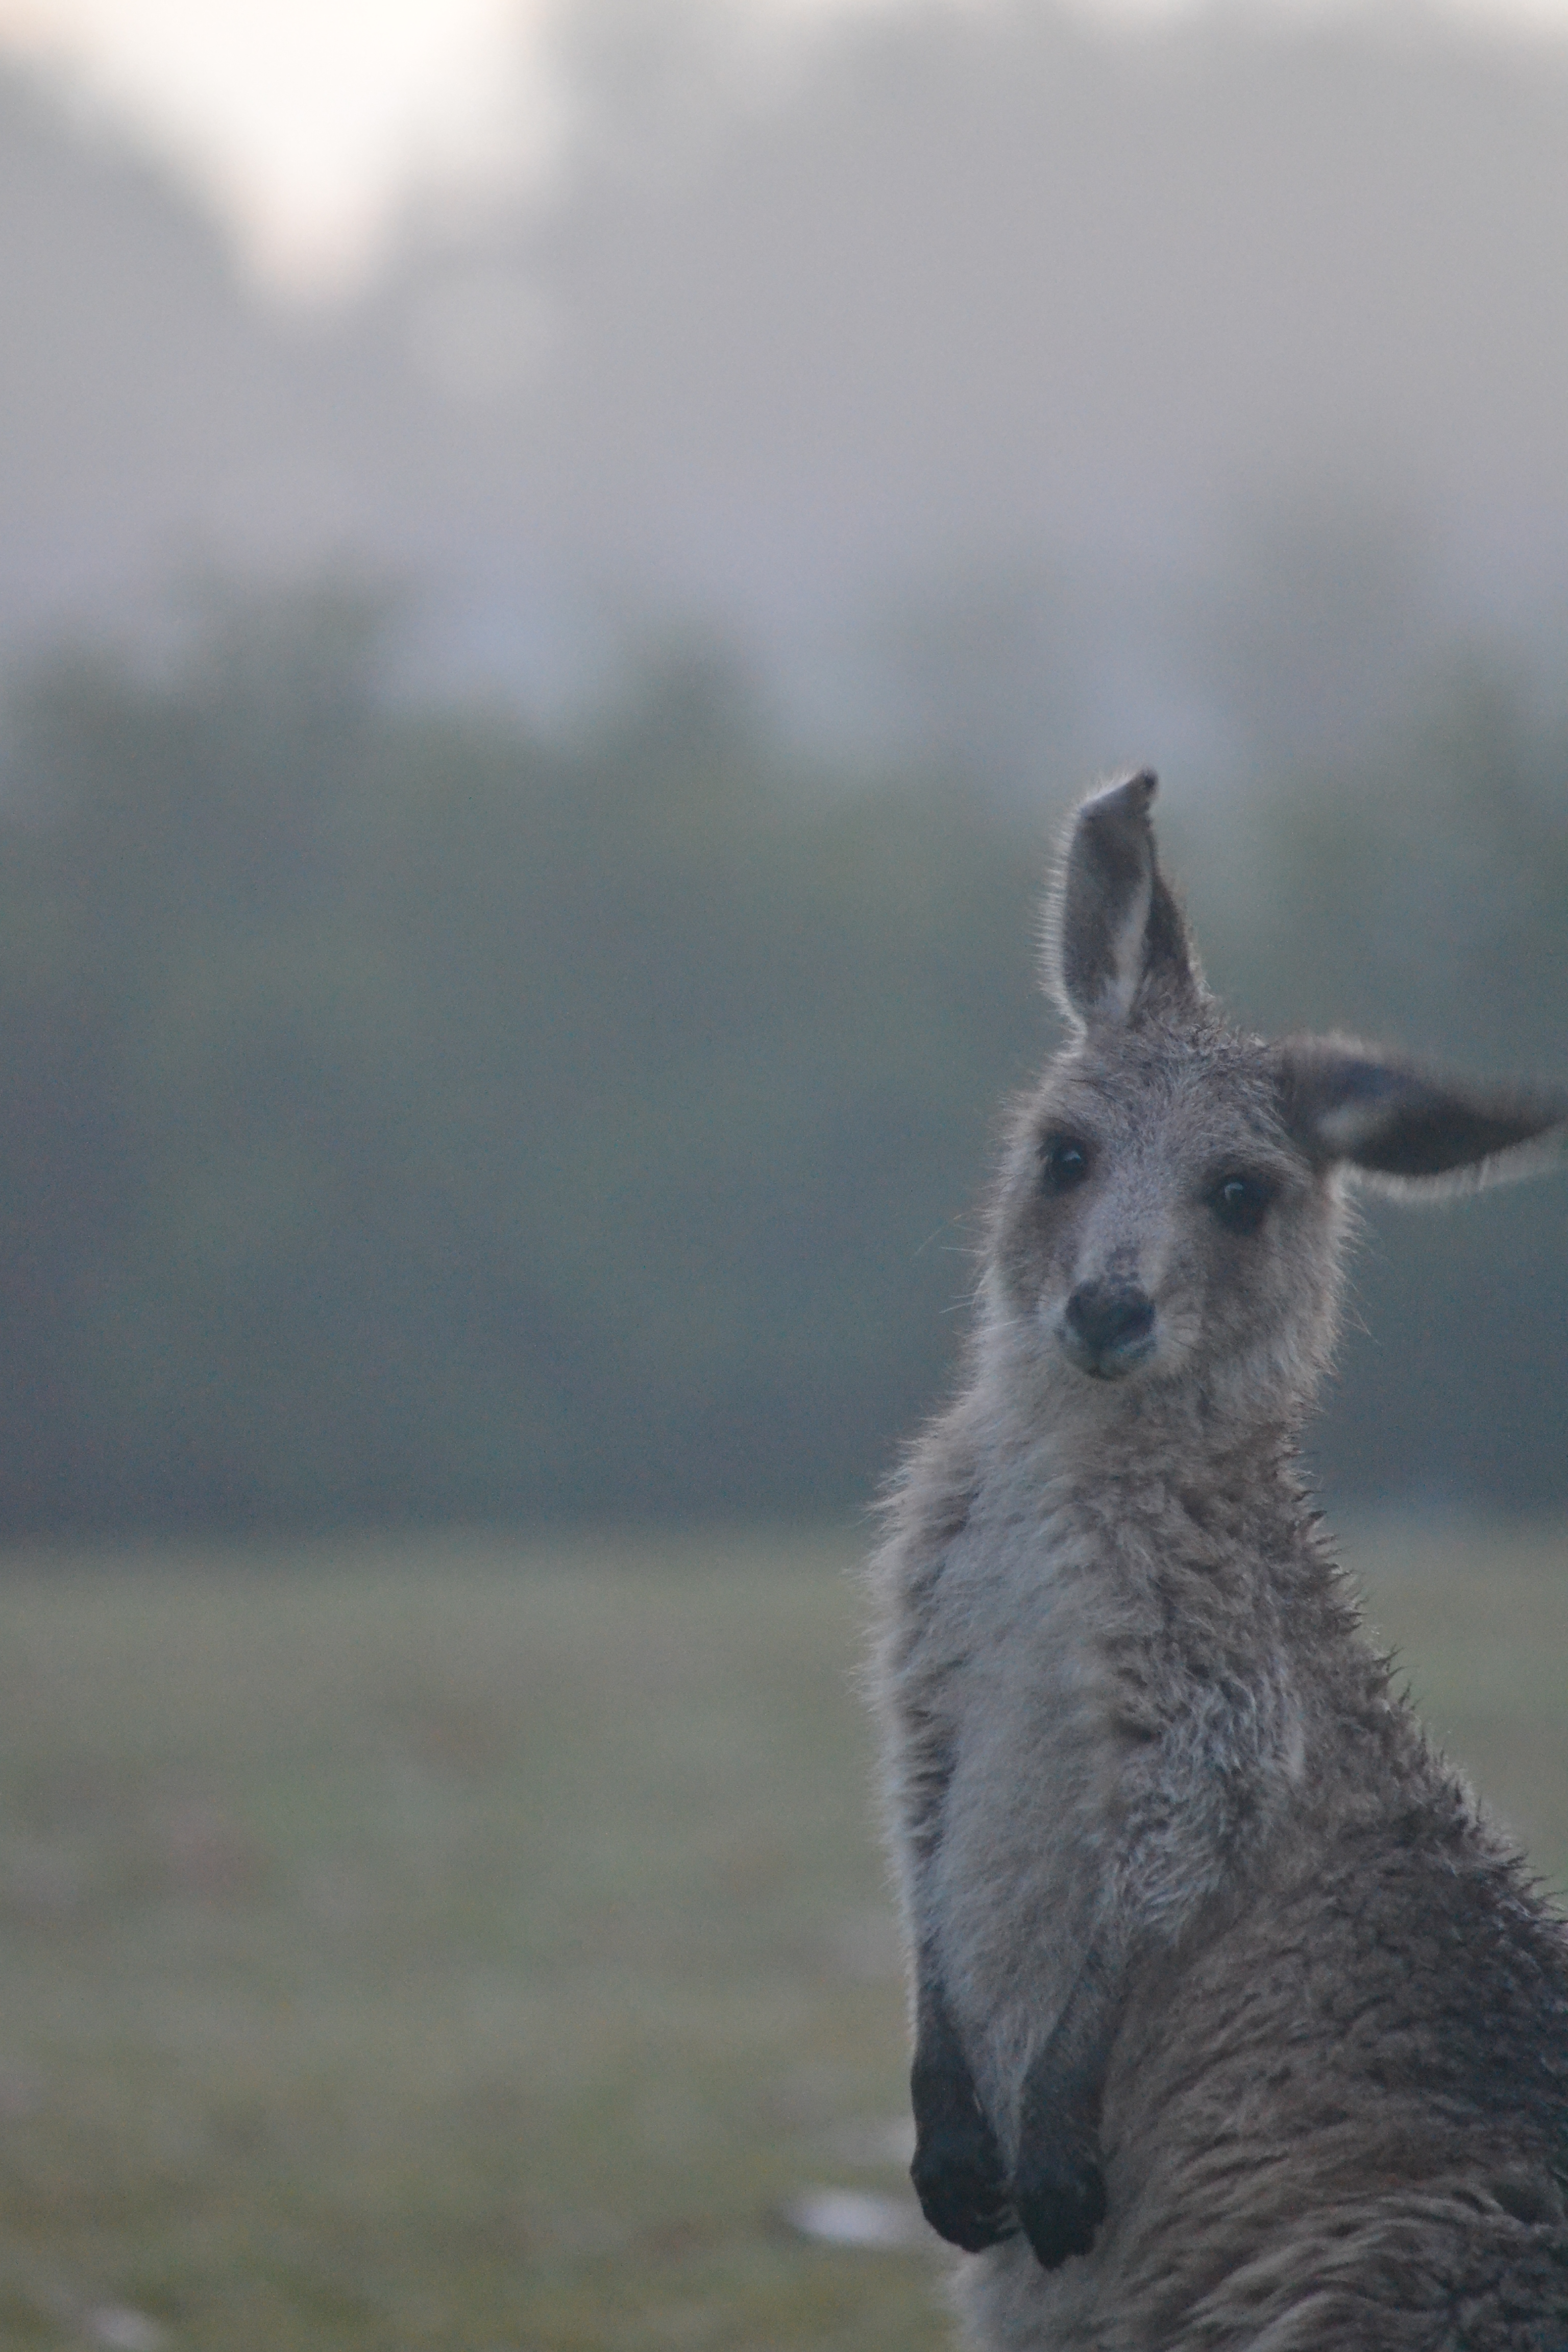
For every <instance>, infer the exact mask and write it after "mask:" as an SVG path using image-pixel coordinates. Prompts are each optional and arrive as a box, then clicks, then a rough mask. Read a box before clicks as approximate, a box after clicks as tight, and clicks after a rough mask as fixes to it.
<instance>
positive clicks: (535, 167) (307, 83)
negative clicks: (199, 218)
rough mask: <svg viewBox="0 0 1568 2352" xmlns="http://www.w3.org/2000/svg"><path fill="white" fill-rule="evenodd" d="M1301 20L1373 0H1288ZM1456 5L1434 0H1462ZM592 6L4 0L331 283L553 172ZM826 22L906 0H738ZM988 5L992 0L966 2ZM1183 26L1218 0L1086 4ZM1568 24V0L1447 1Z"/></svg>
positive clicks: (240, 224)
mask: <svg viewBox="0 0 1568 2352" xmlns="http://www.w3.org/2000/svg"><path fill="white" fill-rule="evenodd" d="M1275 4H1276V5H1281V6H1288V7H1290V8H1292V9H1293V10H1294V11H1295V12H1296V13H1299V14H1302V13H1310V12H1312V11H1314V10H1315V9H1326V8H1331V7H1333V6H1334V5H1338V6H1339V7H1341V8H1343V7H1345V6H1346V5H1353V0H1275ZM1444 4H1445V0H1434V5H1444ZM571 5H573V0H0V53H4V52H5V51H9V52H10V53H11V54H12V55H13V56H16V57H19V58H26V59H28V60H31V61H33V62H34V63H36V64H38V65H41V66H43V67H44V68H46V69H48V70H52V71H55V72H58V73H59V74H61V75H63V76H64V77H65V78H66V79H68V82H69V83H70V84H71V85H72V86H74V87H75V88H76V89H79V90H80V91H82V92H83V93H84V94H85V95H86V96H87V97H88V98H89V100H91V101H93V102H94V103H96V104H97V105H99V106H100V107H101V108H102V109H103V110H105V111H106V112H107V113H109V114H110V116H111V117H114V118H118V119H120V120H122V121H126V122H128V123H129V124H130V125H131V126H132V128H133V129H134V130H135V131H136V132H137V133H138V134H139V135H140V136H142V137H143V138H145V139H147V140H148V141H149V142H151V143H152V144H153V145H154V146H155V147H157V148H158V149H159V150H161V152H163V154H164V155H165V156H167V157H168V159H169V160H170V161H171V163H173V164H174V166H175V168H176V169H178V170H179V171H180V172H181V173H183V174H184V176H186V177H187V178H189V179H191V180H193V181H195V183H196V184H199V185H200V186H201V187H202V188H203V189H204V190H205V193H206V194H207V196H208V197H209V199H210V200H211V201H213V202H214V203H215V204H216V206H217V207H218V209H219V210H220V212H221V213H222V214H223V215H224V216H225V218H226V220H227V221H228V223H229V225H230V226H231V227H232V229H233V230H234V231H235V233H236V235H237V237H238V239H239V241H240V244H241V247H242V249H243V250H244V252H245V254H246V256H247V259H248V260H249V262H250V264H251V265H252V267H253V268H255V269H256V270H257V272H258V275H260V276H261V277H263V278H267V279H268V280H270V281H271V282H272V283H273V284H274V285H276V286H278V287H279V288H280V289H288V290H291V291H293V292H296V293H300V294H308V293H310V292H312V291H331V289H334V288H336V287H338V286H341V285H342V284H344V283H346V282H348V281H350V280H351V279H352V278H353V277H354V276H355V275H357V274H358V273H360V272H362V271H363V269H364V268H366V267H367V266H369V264H370V263H371V262H372V261H373V260H374V256H375V252H376V249H377V246H378V241H379V240H380V238H381V237H382V236H384V234H385V232H386V230H387V227H388V226H389V224H390V222H391V221H392V220H393V219H394V218H395V214H396V210H397V207H398V205H399V204H400V202H401V201H402V200H403V199H404V197H405V194H407V192H408V191H409V190H410V188H411V187H415V186H417V185H419V184H424V185H426V186H430V185H445V186H447V187H451V188H457V189H461V188H462V187H463V186H465V185H468V186H473V185H475V184H483V183H485V182H486V181H491V182H493V180H494V179H495V178H496V176H497V175H498V174H499V173H503V172H504V173H510V175H511V176H513V177H516V176H519V175H527V174H530V173H536V174H537V173H546V172H548V170H549V168H550V165H551V163H552V160H553V158H554V157H555V156H556V155H557V154H558V152H560V148H561V144H562V142H563V137H564V135H565V131H564V118H563V106H562V98H561V92H560V90H559V89H558V87H557V86H556V84H555V82H554V80H553V78H552V73H551V70H550V64H549V58H550V39H551V33H552V26H553V24H554V22H555V20H556V17H557V15H558V13H559V12H561V11H563V10H565V9H568V8H570V7H571ZM731 5H735V6H744V7H747V8H748V9H749V10H750V11H751V12H752V14H753V15H754V16H757V17H759V18H772V19H774V20H784V21H785V22H788V21H790V20H794V21H796V22H801V21H806V22H809V21H812V20H816V21H821V20H824V19H826V18H829V17H831V16H841V15H843V14H844V13H845V12H846V11H847V10H848V9H851V8H853V9H858V10H860V11H869V10H873V9H878V8H882V9H889V8H894V7H897V6H899V5H906V0H731ZM951 5H973V6H984V5H985V0H951ZM1074 5H1077V6H1078V7H1079V9H1080V10H1081V11H1082V12H1083V13H1085V14H1088V15H1098V16H1110V17H1113V18H1118V19H1121V20H1122V21H1124V22H1125V21H1142V22H1148V21H1151V20H1164V19H1169V18H1171V17H1173V16H1179V15H1182V14H1186V13H1190V11H1191V10H1192V9H1193V8H1194V6H1197V5H1202V0H1074ZM1446 5H1447V6H1448V8H1449V10H1450V12H1451V13H1453V14H1456V15H1460V16H1471V17H1475V16H1481V17H1482V18H1484V19H1485V21H1487V22H1488V23H1489V24H1490V25H1493V26H1500V25H1510V24H1511V25H1513V26H1531V27H1534V28H1536V29H1538V30H1556V31H1563V32H1568V0H1446Z"/></svg>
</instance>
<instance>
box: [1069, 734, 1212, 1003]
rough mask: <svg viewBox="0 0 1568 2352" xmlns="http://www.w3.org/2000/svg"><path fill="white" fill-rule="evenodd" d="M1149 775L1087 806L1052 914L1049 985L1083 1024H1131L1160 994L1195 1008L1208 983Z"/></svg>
mask: <svg viewBox="0 0 1568 2352" xmlns="http://www.w3.org/2000/svg"><path fill="white" fill-rule="evenodd" d="M1157 785H1158V779H1157V778H1156V777H1155V775H1154V774H1153V772H1152V770H1151V769H1147V768H1145V769H1143V770H1142V772H1140V773H1139V774H1137V775H1135V776H1128V777H1126V778H1124V779H1123V781H1122V782H1120V783H1116V784H1111V785H1110V786H1108V787H1107V789H1106V790H1105V791H1104V792H1100V793H1095V794H1094V796H1093V797H1092V799H1089V800H1087V801H1085V802H1084V803H1083V805H1082V807H1081V808H1080V809H1079V813H1078V814H1077V816H1076V817H1075V819H1074V820H1073V824H1072V827H1071V830H1070V831H1069V833H1068V838H1067V848H1066V854H1065V855H1064V856H1063V859H1062V864H1061V872H1060V874H1059V876H1058V881H1057V886H1056V888H1055V890H1054V891H1053V892H1052V895H1051V898H1050V900H1049V903H1048V905H1047V913H1046V979H1047V985H1048V987H1049V988H1050V990H1051V992H1052V994H1053V995H1054V996H1055V997H1056V999H1057V1001H1058V1003H1059V1004H1060V1005H1061V1008H1062V1010H1063V1012H1064V1013H1067V1014H1068V1016H1069V1017H1070V1018H1072V1019H1074V1020H1076V1021H1079V1022H1083V1023H1088V1022H1091V1021H1113V1022H1128V1021H1131V1020H1132V1019H1133V1018H1134V1015H1135V1013H1136V1012H1137V1011H1139V1010H1141V1009H1142V1006H1143V1005H1144V1004H1146V1003H1148V1002H1149V1001H1151V1000H1152V998H1153V997H1154V996H1155V995H1157V994H1163V996H1165V997H1166V998H1167V999H1168V1000H1171V1001H1173V1002H1174V1003H1188V1004H1195V1003H1197V1002H1198V1000H1199V999H1200V997H1201V995H1202V992H1203V982H1202V979H1201V976H1200V974H1199V972H1198V970H1197V965H1196V961H1195V959H1194V955H1193V951H1192V947H1191V944H1190V942H1189V940H1188V938H1187V931H1186V925H1185V924H1184V922H1183V920H1182V916H1181V910H1180V908H1178V907H1177V905H1176V902H1175V900H1174V898H1173V897H1172V896H1171V893H1170V890H1169V889H1168V887H1166V884H1165V880H1164V877H1163V875H1162V874H1161V872H1160V866H1159V861H1158V859H1157V857H1156V856H1155V854H1154V828H1153V826H1152V824H1151V823H1150V821H1149V808H1150V803H1152V800H1153V798H1154V793H1155V791H1156V789H1157Z"/></svg>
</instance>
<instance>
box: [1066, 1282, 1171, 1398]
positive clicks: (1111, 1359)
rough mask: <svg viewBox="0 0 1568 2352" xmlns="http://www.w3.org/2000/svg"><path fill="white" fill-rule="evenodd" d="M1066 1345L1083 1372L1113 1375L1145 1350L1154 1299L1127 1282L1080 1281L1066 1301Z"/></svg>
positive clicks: (1150, 1329) (1150, 1328)
mask: <svg viewBox="0 0 1568 2352" xmlns="http://www.w3.org/2000/svg"><path fill="white" fill-rule="evenodd" d="M1067 1326H1068V1333H1069V1335H1070V1337H1069V1341H1068V1345H1069V1348H1070V1349H1071V1352H1072V1354H1073V1355H1074V1356H1075V1357H1076V1358H1077V1360H1078V1361H1079V1363H1080V1364H1081V1365H1082V1367H1083V1369H1084V1370H1085V1371H1091V1372H1099V1373H1100V1374H1102V1375H1105V1374H1110V1375H1112V1376H1114V1374H1116V1373H1117V1372H1122V1371H1129V1370H1131V1367H1132V1365H1133V1364H1134V1363H1135V1362H1137V1361H1138V1360H1139V1359H1140V1358H1141V1357H1142V1355H1144V1354H1146V1353H1147V1350H1146V1349H1144V1347H1143V1345H1142V1342H1143V1341H1144V1340H1145V1339H1148V1337H1149V1335H1150V1333H1151V1332H1152V1330H1153V1328H1154V1302H1153V1300H1152V1298H1151V1297H1150V1296H1149V1294H1148V1292H1147V1291H1146V1290H1140V1289H1138V1288H1137V1287H1136V1286H1135V1285H1132V1284H1128V1283H1107V1282H1084V1283H1080V1284H1079V1287H1078V1288H1077V1289H1076V1290H1075V1291H1074V1292H1073V1294H1072V1297H1070V1298H1069V1299H1068V1303H1067Z"/></svg>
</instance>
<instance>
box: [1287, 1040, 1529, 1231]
mask: <svg viewBox="0 0 1568 2352" xmlns="http://www.w3.org/2000/svg"><path fill="white" fill-rule="evenodd" d="M1280 1053H1281V1055H1282V1059H1283V1089H1282V1090H1283V1097H1284V1105H1285V1118H1286V1124H1287V1125H1288V1127H1289V1129H1290V1131H1291V1133H1292V1134H1293V1135H1294V1136H1295V1138H1296V1139H1297V1141H1298V1142H1299V1143H1300V1146H1301V1148H1302V1150H1305V1151H1306V1152H1307V1154H1308V1155H1309V1157H1310V1159H1312V1160H1316V1161H1317V1162H1318V1164H1319V1165H1320V1166H1323V1167H1326V1166H1328V1165H1329V1164H1330V1163H1331V1162H1332V1161H1335V1160H1343V1161H1345V1162H1347V1163H1348V1164H1349V1165H1350V1166H1351V1167H1352V1168H1359V1169H1360V1170H1362V1171H1363V1173H1365V1174H1366V1175H1367V1176H1369V1177H1371V1178H1372V1179H1373V1181H1374V1182H1376V1183H1377V1184H1378V1186H1379V1189H1380V1190H1382V1191H1384V1192H1405V1191H1407V1190H1408V1191H1410V1192H1428V1191H1432V1192H1436V1191H1441V1190H1458V1189H1466V1188H1468V1187H1471V1186H1474V1185H1478V1184H1486V1183H1490V1182H1494V1181H1498V1180H1500V1179H1506V1178H1508V1177H1510V1176H1528V1175H1531V1174H1532V1173H1533V1172H1534V1171H1536V1170H1537V1169H1538V1168H1543V1167H1547V1166H1550V1165H1551V1163H1552V1160H1555V1159H1559V1158H1561V1157H1562V1156H1563V1141H1564V1137H1563V1126H1564V1122H1565V1121H1568V1096H1563V1095H1556V1094H1551V1093H1548V1092H1546V1091H1545V1090H1544V1089H1538V1088H1535V1087H1484V1086H1468V1085H1466V1084H1465V1083H1464V1082H1463V1081H1461V1080H1457V1079H1447V1078H1439V1077H1435V1076H1430V1075H1428V1074H1427V1073H1426V1072H1423V1071H1421V1070H1416V1069H1412V1068H1410V1067H1409V1066H1407V1065H1405V1064H1404V1063H1401V1062H1391V1061H1388V1060H1385V1059H1384V1057H1383V1056H1382V1055H1379V1054H1377V1053H1376V1052H1374V1051H1373V1049H1372V1048H1371V1047H1369V1046H1365V1045H1356V1044H1354V1043H1353V1042H1352V1040H1350V1039H1348V1038H1341V1037H1301V1038H1293V1039H1291V1040H1290V1041H1289V1042H1288V1043H1287V1044H1286V1045H1283V1046H1281V1048H1280ZM1528 1144H1536V1145H1538V1146H1539V1147H1540V1148H1539V1149H1537V1150H1533V1151H1529V1150H1524V1149H1523V1147H1524V1146H1526V1145H1528ZM1445 1179H1447V1183H1446V1184H1445V1182H1444V1180H1445Z"/></svg>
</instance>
